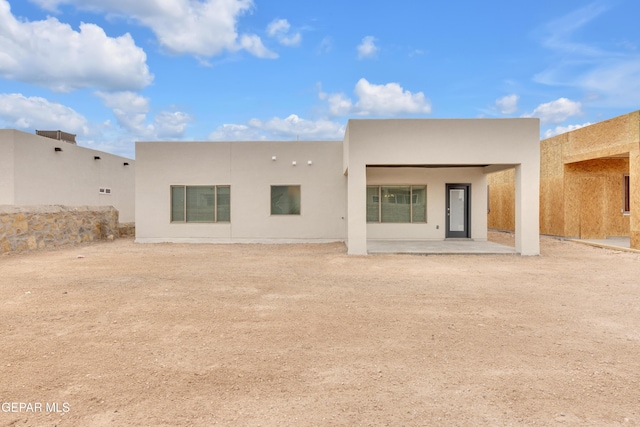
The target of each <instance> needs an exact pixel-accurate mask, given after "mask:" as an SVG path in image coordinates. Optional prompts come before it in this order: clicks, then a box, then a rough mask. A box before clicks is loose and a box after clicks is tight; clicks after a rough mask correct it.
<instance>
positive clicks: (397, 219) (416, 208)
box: [367, 185, 427, 223]
mask: <svg viewBox="0 0 640 427" xmlns="http://www.w3.org/2000/svg"><path fill="white" fill-rule="evenodd" d="M367 222H381V223H424V222H427V187H425V186H417V185H393V186H392V185H383V186H368V187H367Z"/></svg>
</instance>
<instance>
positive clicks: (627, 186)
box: [622, 173, 631, 215]
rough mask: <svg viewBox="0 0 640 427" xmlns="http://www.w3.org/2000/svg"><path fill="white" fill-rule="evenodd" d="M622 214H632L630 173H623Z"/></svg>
mask: <svg viewBox="0 0 640 427" xmlns="http://www.w3.org/2000/svg"><path fill="white" fill-rule="evenodd" d="M622 214H623V215H631V177H630V175H629V174H628V173H625V174H623V175H622Z"/></svg>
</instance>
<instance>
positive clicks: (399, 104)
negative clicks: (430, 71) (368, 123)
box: [318, 78, 431, 117]
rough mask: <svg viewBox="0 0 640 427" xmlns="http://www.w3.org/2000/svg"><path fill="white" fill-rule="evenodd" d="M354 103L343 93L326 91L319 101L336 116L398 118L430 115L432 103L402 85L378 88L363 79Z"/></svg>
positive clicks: (321, 93) (387, 85)
mask: <svg viewBox="0 0 640 427" xmlns="http://www.w3.org/2000/svg"><path fill="white" fill-rule="evenodd" d="M354 93H355V95H356V97H357V101H356V102H355V103H354V102H353V101H352V100H351V99H350V98H348V97H347V96H346V95H345V94H343V93H334V94H327V93H324V92H322V91H320V93H319V95H318V96H319V98H320V99H321V100H324V101H326V102H327V104H328V106H329V113H330V114H331V115H332V116H334V117H339V116H346V115H349V114H355V115H360V116H396V115H403V114H429V113H431V103H430V102H429V100H428V99H427V98H426V97H425V96H424V93H422V92H417V93H411V92H410V91H408V90H405V89H403V88H402V86H400V85H399V84H398V83H387V84H383V85H376V84H372V83H369V81H367V80H366V79H364V78H362V79H360V80H359V81H358V83H356V86H355V88H354Z"/></svg>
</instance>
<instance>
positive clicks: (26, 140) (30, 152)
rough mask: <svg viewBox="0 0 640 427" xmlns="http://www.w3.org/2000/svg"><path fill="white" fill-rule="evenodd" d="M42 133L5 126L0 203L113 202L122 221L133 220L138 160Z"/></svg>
mask: <svg viewBox="0 0 640 427" xmlns="http://www.w3.org/2000/svg"><path fill="white" fill-rule="evenodd" d="M41 133H42V134H43V135H49V136H48V137H47V136H42V135H36V134H31V133H26V132H22V131H18V130H14V129H0V153H1V154H0V205H17V206H25V205H66V206H113V207H115V208H116V209H117V210H118V212H119V220H120V222H121V223H127V222H133V221H134V219H135V207H134V201H135V189H134V187H135V182H134V179H135V172H134V170H135V169H134V168H135V161H134V160H131V159H127V158H125V157H120V156H116V155H113V154H108V153H105V152H102V151H98V150H92V149H89V148H85V147H80V146H78V145H77V144H76V143H75V135H70V134H66V133H64V132H60V131H53V132H41Z"/></svg>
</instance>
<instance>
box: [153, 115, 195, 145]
mask: <svg viewBox="0 0 640 427" xmlns="http://www.w3.org/2000/svg"><path fill="white" fill-rule="evenodd" d="M192 121H193V117H192V116H191V115H190V114H187V113H184V112H182V111H162V112H160V113H158V115H156V116H155V117H154V119H153V123H154V126H155V129H156V135H157V136H158V138H160V139H178V138H182V137H183V136H184V133H185V131H186V130H187V125H188V124H189V123H190V122H192Z"/></svg>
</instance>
